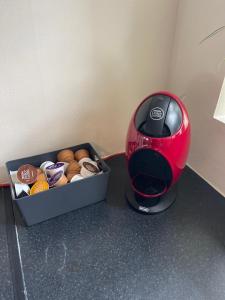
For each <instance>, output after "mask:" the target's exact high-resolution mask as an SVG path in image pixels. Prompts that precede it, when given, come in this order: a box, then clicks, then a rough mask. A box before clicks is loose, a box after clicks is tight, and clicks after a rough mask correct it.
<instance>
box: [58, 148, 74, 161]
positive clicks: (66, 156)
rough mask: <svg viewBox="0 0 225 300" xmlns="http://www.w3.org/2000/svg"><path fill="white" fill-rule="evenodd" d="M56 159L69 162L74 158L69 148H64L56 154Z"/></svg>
mask: <svg viewBox="0 0 225 300" xmlns="http://www.w3.org/2000/svg"><path fill="white" fill-rule="evenodd" d="M57 160H58V161H63V162H68V163H69V162H71V161H72V160H74V155H73V151H72V150H70V149H65V150H62V151H60V152H59V153H58V154H57Z"/></svg>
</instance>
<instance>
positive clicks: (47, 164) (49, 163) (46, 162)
mask: <svg viewBox="0 0 225 300" xmlns="http://www.w3.org/2000/svg"><path fill="white" fill-rule="evenodd" d="M51 165H54V163H53V162H52V161H49V160H48V161H44V162H43V163H42V164H41V165H40V169H41V170H42V171H43V172H45V169H46V168H47V167H49V166H51Z"/></svg>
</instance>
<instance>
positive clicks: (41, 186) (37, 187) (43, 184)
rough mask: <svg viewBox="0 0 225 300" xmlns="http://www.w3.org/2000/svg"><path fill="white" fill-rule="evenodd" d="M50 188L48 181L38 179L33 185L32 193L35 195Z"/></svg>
mask: <svg viewBox="0 0 225 300" xmlns="http://www.w3.org/2000/svg"><path fill="white" fill-rule="evenodd" d="M48 189H49V184H48V182H47V181H44V180H40V181H36V182H35V184H34V185H32V187H31V189H30V195H34V194H37V193H40V192H43V191H47V190H48Z"/></svg>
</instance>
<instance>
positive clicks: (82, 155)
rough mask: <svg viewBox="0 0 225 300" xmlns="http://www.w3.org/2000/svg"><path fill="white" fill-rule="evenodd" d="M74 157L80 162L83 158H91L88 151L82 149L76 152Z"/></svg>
mask: <svg viewBox="0 0 225 300" xmlns="http://www.w3.org/2000/svg"><path fill="white" fill-rule="evenodd" d="M74 157H75V159H76V160H77V161H80V160H81V159H82V158H85V157H86V158H87V157H90V155H89V152H88V151H87V150H86V149H80V150H77V151H76V152H74Z"/></svg>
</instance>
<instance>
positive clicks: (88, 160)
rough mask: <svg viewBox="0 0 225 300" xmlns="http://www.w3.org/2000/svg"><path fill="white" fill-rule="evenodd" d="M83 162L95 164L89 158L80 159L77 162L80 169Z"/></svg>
mask: <svg viewBox="0 0 225 300" xmlns="http://www.w3.org/2000/svg"><path fill="white" fill-rule="evenodd" d="M84 162H89V163H91V164H94V165H95V164H96V163H95V161H93V160H92V159H91V158H90V157H84V158H81V159H80V160H79V161H78V163H79V165H80V166H81V167H82V165H83V163H84ZM96 166H97V164H96Z"/></svg>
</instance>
